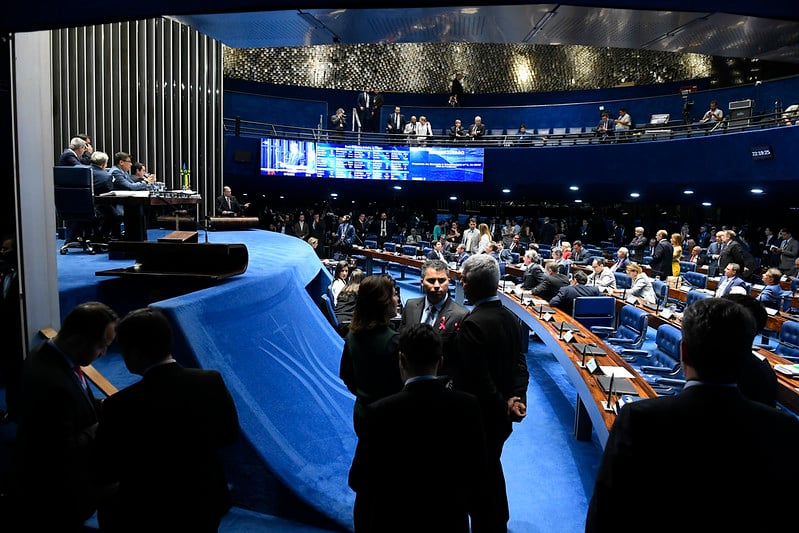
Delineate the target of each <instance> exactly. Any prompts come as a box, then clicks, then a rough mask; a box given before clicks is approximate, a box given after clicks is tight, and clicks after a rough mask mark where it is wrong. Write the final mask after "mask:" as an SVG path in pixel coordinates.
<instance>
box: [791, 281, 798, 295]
mask: <svg viewBox="0 0 799 533" xmlns="http://www.w3.org/2000/svg"><path fill="white" fill-rule="evenodd" d="M791 290H792V291H793V292H796V291H799V278H793V279H792V280H791Z"/></svg>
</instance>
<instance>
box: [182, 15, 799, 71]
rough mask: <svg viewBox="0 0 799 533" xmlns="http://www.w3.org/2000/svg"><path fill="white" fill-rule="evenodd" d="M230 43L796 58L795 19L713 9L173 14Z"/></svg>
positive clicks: (798, 48) (237, 45)
mask: <svg viewBox="0 0 799 533" xmlns="http://www.w3.org/2000/svg"><path fill="white" fill-rule="evenodd" d="M174 18H175V19H177V20H179V21H180V22H182V23H184V24H187V25H189V26H191V27H193V28H195V29H197V30H198V31H201V32H203V33H205V34H207V35H210V36H211V37H213V38H215V39H217V40H219V41H221V42H223V43H224V44H225V45H227V46H230V47H233V48H262V47H277V46H307V45H316V44H331V43H332V42H341V43H346V44H354V43H392V42H397V43H413V42H475V43H523V42H527V43H531V44H565V45H588V46H599V47H612V48H646V49H651V50H659V51H673V52H682V53H700V54H707V55H714V56H727V57H744V58H760V59H768V60H774V61H785V62H794V63H799V22H797V21H794V20H774V19H767V18H756V17H748V16H742V15H731V14H725V13H711V12H687V11H648V10H635V9H614V8H594V7H585V6H564V5H560V4H531V5H511V6H476V7H462V6H452V7H434V8H415V9H311V10H292V11H266V12H254V13H236V14H219V15H182V16H177V17H174Z"/></svg>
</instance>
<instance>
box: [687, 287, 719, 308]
mask: <svg viewBox="0 0 799 533" xmlns="http://www.w3.org/2000/svg"><path fill="white" fill-rule="evenodd" d="M703 298H713V296H712V295H711V294H708V293H706V292H702V291H688V294H686V295H685V307H688V306H689V305H691V304H692V303H694V302H695V301H697V300H701V299H703Z"/></svg>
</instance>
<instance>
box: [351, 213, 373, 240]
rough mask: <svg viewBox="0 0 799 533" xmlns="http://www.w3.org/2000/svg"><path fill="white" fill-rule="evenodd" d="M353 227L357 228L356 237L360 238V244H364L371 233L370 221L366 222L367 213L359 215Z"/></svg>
mask: <svg viewBox="0 0 799 533" xmlns="http://www.w3.org/2000/svg"><path fill="white" fill-rule="evenodd" d="M352 225H353V226H355V236H356V237H357V238H358V244H363V241H364V240H365V239H366V234H367V233H369V221H367V220H366V213H361V214H359V215H358V218H357V219H355V222H353V223H352Z"/></svg>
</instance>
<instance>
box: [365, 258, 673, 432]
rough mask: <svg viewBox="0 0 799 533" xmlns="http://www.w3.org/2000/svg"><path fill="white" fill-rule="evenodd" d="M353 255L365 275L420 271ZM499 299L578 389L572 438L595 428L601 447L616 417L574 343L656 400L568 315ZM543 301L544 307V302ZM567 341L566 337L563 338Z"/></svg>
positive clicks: (413, 261) (413, 262)
mask: <svg viewBox="0 0 799 533" xmlns="http://www.w3.org/2000/svg"><path fill="white" fill-rule="evenodd" d="M353 253H354V254H356V255H362V256H363V257H364V258H365V263H366V264H365V265H364V270H365V272H366V275H370V274H371V273H372V271H373V268H374V261H375V260H380V261H387V262H392V263H397V264H400V265H404V266H407V267H412V268H420V267H421V265H422V263H423V262H424V260H422V259H417V258H415V257H411V256H407V255H396V254H394V253H389V252H383V251H377V250H372V249H368V248H360V247H354V249H353ZM507 272H508V273H521V270H520V269H518V268H515V267H507ZM449 274H450V277H451V278H452V279H454V280H456V281H457V280H460V277H461V273H460V271H458V270H455V269H450V271H449ZM462 294H463V293H462V290H460V284H459V283H458V284H457V285H456V300H458V299H460V300H461V301H462ZM498 295H499V297H500V300H501V301H502V303H503V304H504V305H505V307H507V308H508V309H509V310H510V311H511V312H512V313H513V314H515V315H516V316H517V317H518V319H519V321H520V322H522V323H523V324H524V325H525V326H526V327H527V328H529V329H530V330H532V331H533V332H534V333H535V334H536V335H537V336H538V337H539V338H540V339H541V340H542V341H543V342H544V343H545V344H546V345H547V347H548V348H549V349H550V350H552V353H553V354H554V355H555V358H556V359H557V360H558V362H559V363H560V364H561V365H562V366H563V369H564V370H565V372H566V376H567V377H568V379H569V381H570V382H571V384H572V385H573V386H574V388H575V389H576V390H577V406H576V411H575V421H574V434H575V437H576V438H577V439H579V440H590V439H591V430H592V429H594V430H595V431H596V434H597V437H598V439H599V442H600V444H601V445H602V447H603V448H604V446H605V443H606V442H607V439H608V435H609V433H610V428H611V427H612V426H613V422H614V421H615V418H616V415H615V413H614V412H613V411H606V410H605V408H604V406H603V405H602V402H603V401H606V400H607V397H608V395H607V393H606V392H605V391H604V390H603V389H602V387H601V386H600V384H599V383H598V380H597V377H596V376H595V375H592V374H591V372H589V370H588V369H586V368H583V367H582V366H581V364H582V362H583V359H585V360H586V361H588V360H589V359H591V356H585V357H583V355H582V353H581V351H580V349H579V347H578V344H579V345H586V344H587V345H594V346H595V347H596V348H598V349H599V350H601V351H602V352H603V355H596V356H594V358H595V361H596V362H597V363H598V364H599V365H601V366H603V367H621V368H622V369H624V371H626V372H629V374H632V376H633V377H632V378H630V382H631V383H632V384H633V386H634V388H635V390H636V391H637V392H638V397H639V398H652V397H655V396H657V393H656V392H655V391H654V389H653V388H652V387H651V386H650V385H649V384H648V383H647V382H646V381H645V380H644V379H643V378H641V377H640V376H639V375H638V374H637V372H636V371H635V369H634V368H633V367H632V366H630V365H629V364H628V363H627V362H626V361H624V360H623V359H622V358H621V357H620V356H619V355H618V354H616V352H615V351H614V350H613V349H612V348H610V347H608V346H607V345H606V344H605V343H604V342H603V341H602V340H601V339H600V338H599V337H597V336H596V335H594V334H593V333H591V331H590V330H589V329H588V328H586V327H584V326H583V325H582V324H580V323H579V322H577V321H576V320H574V318H572V317H571V316H570V315H569V314H567V313H564V312H563V311H561V310H559V309H552V308H550V309H551V311H552V313H542V312H538V310H536V308H535V307H534V306H532V305H526V304H525V303H524V302H522V300H521V299H520V298H519V297H518V296H516V295H513V294H508V293H506V292H504V291H502V290H498ZM524 298H525V301H527V300H529V297H526V296H524ZM543 303H544V304H546V302H543ZM539 309H540V306H539ZM560 323H563V324H564V326H565V328H566V329H569V330H573V331H572V334H571V335H570V336H569V335H567V334H566V333H567V331H566V329H564V331H563V332H561V329H560ZM569 337H571V339H570V340H566V339H567V338H569ZM614 388H615V387H614ZM618 398H619V395H616V394H614V395H613V399H612V402H613V403H615V402H616V401H617V400H618ZM527 409H528V412H531V413H532V412H535V406H534V405H528V406H527Z"/></svg>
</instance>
